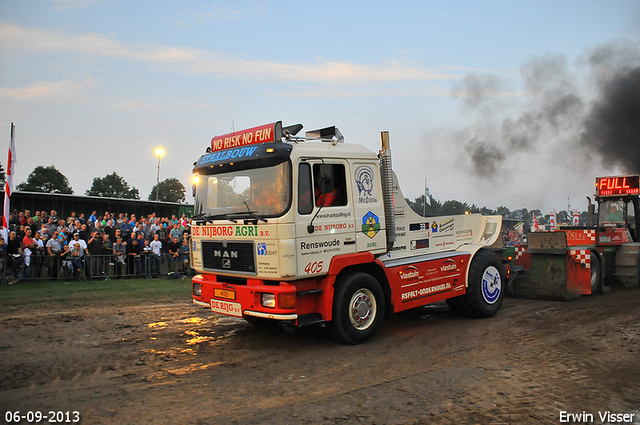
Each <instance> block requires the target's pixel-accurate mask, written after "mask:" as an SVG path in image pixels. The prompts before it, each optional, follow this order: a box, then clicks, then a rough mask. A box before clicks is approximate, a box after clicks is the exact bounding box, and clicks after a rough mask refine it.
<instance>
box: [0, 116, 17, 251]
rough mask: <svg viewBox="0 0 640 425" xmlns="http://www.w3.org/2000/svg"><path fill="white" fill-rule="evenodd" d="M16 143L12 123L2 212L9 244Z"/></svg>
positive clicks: (5, 238) (4, 235)
mask: <svg viewBox="0 0 640 425" xmlns="http://www.w3.org/2000/svg"><path fill="white" fill-rule="evenodd" d="M16 162H17V161H16V141H15V126H14V125H13V123H11V144H10V145H9V159H8V160H7V175H6V177H5V179H4V211H3V212H2V237H4V240H5V242H7V241H8V240H9V239H8V234H9V211H11V207H10V205H9V198H11V193H12V192H13V174H14V173H15V163H16Z"/></svg>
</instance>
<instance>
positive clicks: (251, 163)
mask: <svg viewBox="0 0 640 425" xmlns="http://www.w3.org/2000/svg"><path fill="white" fill-rule="evenodd" d="M301 129H302V125H300V124H298V125H292V126H288V127H283V126H282V123H281V122H280V121H279V122H275V123H271V124H267V125H262V126H259V127H254V128H250V129H246V130H242V131H238V132H234V133H231V134H226V135H223V136H218V137H214V138H213V139H212V140H211V145H210V146H209V147H207V152H206V153H205V154H204V155H202V156H201V157H200V158H199V159H198V161H197V162H196V163H194V168H193V172H194V191H195V193H194V197H195V203H194V216H193V218H192V231H191V244H192V246H191V247H192V249H191V256H192V258H191V260H192V261H191V264H192V267H193V268H194V269H195V270H196V271H197V272H198V274H197V275H196V276H195V277H193V302H194V303H195V304H197V305H199V306H202V307H205V308H208V309H211V311H213V312H215V313H220V314H224V315H229V316H235V317H239V318H244V319H245V320H247V321H248V322H250V323H262V322H273V321H288V322H290V323H292V324H293V325H295V326H299V327H303V326H308V325H312V324H319V323H324V324H325V325H326V326H327V327H328V328H329V329H330V330H331V333H332V335H333V336H334V337H335V338H336V339H338V340H340V341H342V342H345V343H349V344H359V343H362V342H365V341H367V340H369V339H371V338H372V337H373V336H374V335H375V334H376V333H377V332H378V330H379V329H380V326H381V323H382V319H383V317H385V316H389V315H391V314H392V313H396V312H400V311H404V310H408V309H411V308H416V307H420V306H424V305H426V304H429V303H434V302H437V301H442V300H446V301H447V303H448V305H449V307H450V308H451V309H452V311H453V312H454V313H456V314H461V315H468V316H474V317H490V316H493V315H494V314H495V313H496V312H497V311H498V309H499V308H500V305H501V303H502V300H503V297H504V294H505V290H506V282H505V276H504V268H503V266H502V263H501V260H500V259H499V258H498V256H497V255H496V254H495V251H494V250H493V249H492V248H491V247H492V245H493V244H494V243H495V242H496V241H497V240H498V237H499V236H500V227H501V221H502V217H501V216H483V215H480V214H467V215H456V216H443V217H429V218H427V217H422V216H420V215H418V214H416V213H414V211H413V210H412V209H411V208H410V207H409V205H408V204H407V202H406V200H405V198H404V196H403V195H402V192H401V190H400V187H399V185H398V181H397V178H396V175H395V173H394V172H393V169H392V163H391V150H390V146H389V133H388V132H382V134H381V142H382V143H381V144H382V147H381V150H380V151H379V152H378V153H375V152H372V151H370V150H369V149H367V148H366V147H364V146H361V145H357V144H350V143H345V142H344V137H343V136H342V134H341V133H340V131H339V130H338V129H337V128H336V127H327V128H322V129H319V130H313V131H310V132H307V133H306V134H305V136H298V135H297V134H298V133H299V132H300V130H301Z"/></svg>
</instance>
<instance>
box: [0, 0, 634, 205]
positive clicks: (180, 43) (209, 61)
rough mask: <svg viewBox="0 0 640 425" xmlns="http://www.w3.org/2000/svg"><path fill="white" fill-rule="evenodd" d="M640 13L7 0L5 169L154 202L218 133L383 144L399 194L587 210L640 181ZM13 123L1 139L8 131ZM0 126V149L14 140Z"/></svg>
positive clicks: (604, 5) (1, 17)
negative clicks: (157, 190) (628, 179)
mask: <svg viewBox="0 0 640 425" xmlns="http://www.w3.org/2000/svg"><path fill="white" fill-rule="evenodd" d="M638 22H640V2H639V1H638V0H634V1H625V0H616V1H605V0H601V1H591V0H579V1H573V0H563V1H560V2H558V1H556V0H554V1H546V0H536V1H497V0H486V1H471V0H468V1H456V0H453V1H446V2H442V1H394V2H389V1H375V0H368V1H288V0H281V1H229V2H226V1H197V0H194V1H188V2H175V1H163V0H155V1H136V2H130V1H118V0H57V1H55V0H42V1H35V0H24V1H19V2H18V1H9V0H0V163H2V165H3V167H4V168H5V169H6V154H5V152H7V148H8V145H9V142H10V126H11V123H12V122H13V123H14V124H15V127H16V130H15V135H16V156H17V160H18V162H17V164H16V172H15V177H14V183H15V184H18V183H20V182H23V181H25V180H26V179H27V177H28V175H29V174H30V173H31V172H32V171H33V170H34V168H35V167H36V166H39V165H42V166H50V165H53V166H55V167H56V168H57V169H58V170H59V171H60V172H61V173H62V174H64V175H65V176H66V177H67V178H68V179H69V182H70V185H71V187H72V188H73V190H74V192H75V193H76V194H84V193H85V191H86V190H88V189H89V188H90V187H91V184H92V181H93V179H94V178H95V177H104V176H106V175H108V174H111V173H113V172H117V173H118V174H119V175H120V176H122V177H123V178H124V179H125V180H126V181H127V183H129V185H130V186H134V187H136V188H137V189H138V190H139V192H140V195H141V198H142V199H147V197H148V195H149V193H150V192H151V189H152V187H153V185H155V183H156V179H157V172H158V157H157V155H156V154H155V151H156V149H157V148H159V147H162V148H163V149H164V151H165V155H164V156H162V158H161V161H160V180H161V181H162V180H164V179H166V178H170V177H176V178H178V179H179V180H180V181H181V182H182V183H183V184H184V186H185V187H186V188H187V201H189V202H191V201H192V199H193V198H192V197H191V169H192V165H193V163H194V162H195V161H196V160H197V159H198V157H199V156H200V155H202V154H203V153H204V151H205V149H206V147H207V146H208V145H209V144H210V140H211V138H212V137H213V136H215V135H221V134H226V133H229V132H231V131H232V130H233V129H235V130H240V129H244V128H250V127H255V126H258V125H261V124H266V123H270V122H275V121H282V122H283V125H291V124H296V123H301V124H303V125H304V127H305V130H307V131H308V130H312V129H316V128H322V127H327V126H331V125H335V126H337V127H338V128H339V129H340V131H341V132H342V134H343V135H344V137H345V143H359V144H363V145H365V146H367V147H368V148H369V149H371V150H374V151H377V150H378V149H379V144H380V132H381V131H389V133H390V140H391V150H392V156H393V164H394V168H395V171H396V174H397V175H398V179H399V181H400V186H401V188H402V190H403V194H404V195H405V197H407V198H410V199H414V198H416V197H418V196H420V195H421V194H422V193H424V186H425V179H427V184H428V186H429V189H430V193H431V194H432V196H433V197H435V198H436V199H438V200H440V201H446V200H450V199H455V200H459V201H462V202H467V203H469V204H475V205H477V206H479V207H482V206H486V207H488V208H491V209H494V208H496V207H498V206H506V207H507V208H509V209H511V210H513V209H517V208H528V209H540V210H542V211H543V212H548V211H550V210H552V209H555V210H558V211H560V210H565V209H567V204H568V202H570V203H571V205H572V208H577V209H580V210H584V209H586V204H587V201H586V198H585V197H586V196H592V195H593V193H594V183H595V177H596V176H607V175H614V174H620V173H639V172H640V165H639V164H640V155H638V145H639V144H640V137H639V135H640V109H639V103H640V99H639V96H640V53H639V52H640V25H638ZM3 128H4V130H2V129H3ZM3 131H4V136H3V135H2V134H3Z"/></svg>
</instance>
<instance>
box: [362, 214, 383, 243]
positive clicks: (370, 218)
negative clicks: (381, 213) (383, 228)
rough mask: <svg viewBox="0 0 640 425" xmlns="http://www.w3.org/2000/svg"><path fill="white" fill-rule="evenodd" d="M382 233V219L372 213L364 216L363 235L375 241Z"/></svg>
mask: <svg viewBox="0 0 640 425" xmlns="http://www.w3.org/2000/svg"><path fill="white" fill-rule="evenodd" d="M379 231H380V218H378V216H377V215H375V214H374V213H373V212H372V211H368V212H367V213H366V214H365V215H363V216H362V233H364V234H365V235H367V236H368V237H370V238H371V239H373V237H374V236H375V235H377V234H378V232H379Z"/></svg>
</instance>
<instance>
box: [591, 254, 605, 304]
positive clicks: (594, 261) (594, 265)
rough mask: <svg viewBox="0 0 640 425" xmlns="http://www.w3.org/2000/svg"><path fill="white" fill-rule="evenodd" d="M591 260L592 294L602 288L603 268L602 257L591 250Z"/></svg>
mask: <svg viewBox="0 0 640 425" xmlns="http://www.w3.org/2000/svg"><path fill="white" fill-rule="evenodd" d="M589 261H590V263H591V265H590V267H591V294H595V293H596V292H597V291H598V289H599V288H600V281H601V280H602V269H601V268H600V259H598V256H597V255H596V253H595V252H593V251H591V254H590V258H589Z"/></svg>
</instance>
